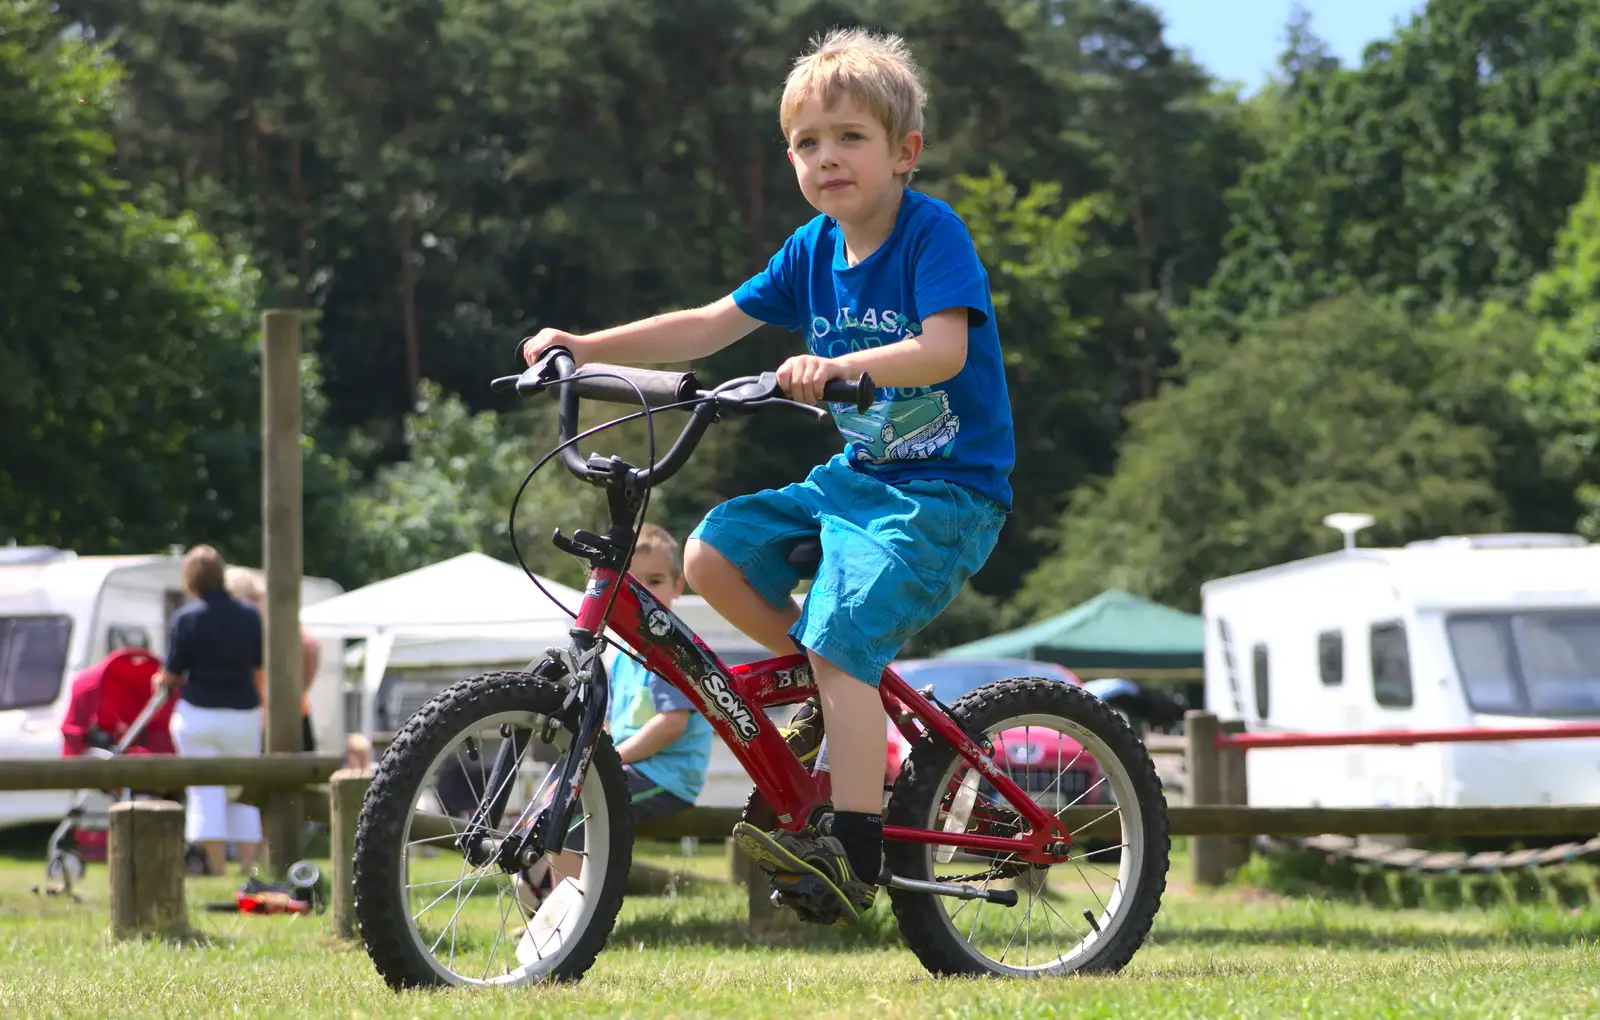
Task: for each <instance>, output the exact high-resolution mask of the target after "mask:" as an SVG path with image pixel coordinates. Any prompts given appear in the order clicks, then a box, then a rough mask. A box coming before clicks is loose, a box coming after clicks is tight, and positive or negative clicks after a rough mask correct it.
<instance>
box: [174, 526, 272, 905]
mask: <svg viewBox="0 0 1600 1020" xmlns="http://www.w3.org/2000/svg"><path fill="white" fill-rule="evenodd" d="M224 569H225V568H224V565H223V562H222V557H221V556H220V555H218V554H217V551H216V550H215V549H213V548H211V547H210V546H209V545H197V546H195V547H194V548H193V549H190V550H189V552H188V553H187V554H185V556H184V557H183V586H184V589H185V590H186V591H188V593H189V594H190V595H193V596H194V597H195V601H193V602H191V603H189V604H188V605H186V606H184V607H183V608H182V609H180V610H178V611H177V612H176V613H175V614H173V617H172V633H171V636H170V637H169V638H168V639H167V661H166V666H165V668H164V669H163V670H162V672H161V677H160V680H159V682H160V683H161V684H162V685H164V686H166V687H169V688H178V689H179V694H178V696H179V702H178V707H177V709H176V710H175V711H174V712H173V713H172V739H173V742H174V743H175V744H176V745H177V747H178V753H179V754H183V755H194V756H204V757H217V756H224V755H226V756H236V755H252V754H260V753H261V693H260V689H259V687H258V684H257V674H258V673H259V671H260V669H261V614H260V613H259V612H257V611H256V609H255V607H254V606H251V605H250V604H248V603H246V602H242V601H240V600H239V599H236V598H234V597H232V596H231V595H229V594H228V592H227V590H226V589H225V588H224V587H223V576H224ZM188 799H189V803H188V810H187V815H186V819H185V825H184V830H185V835H186V837H187V838H188V840H189V842H191V843H193V842H200V843H202V844H203V845H204V846H205V852H206V864H207V866H208V869H209V870H210V872H211V874H214V875H220V874H222V873H223V872H224V871H226V870H227V867H228V859H227V846H228V844H229V843H230V842H231V843H233V844H235V846H236V848H237V849H238V853H239V868H240V870H241V871H242V872H244V873H246V874H248V873H250V872H251V871H252V870H253V869H254V868H255V863H256V858H257V855H258V854H259V852H260V849H261V812H260V811H259V810H258V809H256V808H254V807H251V806H250V805H248V804H232V803H229V802H228V795H227V791H226V790H225V789H224V788H223V787H221V786H191V787H189V797H188Z"/></svg>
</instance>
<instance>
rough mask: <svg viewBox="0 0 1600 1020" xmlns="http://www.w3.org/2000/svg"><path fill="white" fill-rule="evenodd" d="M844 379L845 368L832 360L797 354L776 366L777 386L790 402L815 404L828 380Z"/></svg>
mask: <svg viewBox="0 0 1600 1020" xmlns="http://www.w3.org/2000/svg"><path fill="white" fill-rule="evenodd" d="M844 378H846V370H845V367H844V366H843V365H841V364H839V363H838V362H837V361H834V360H833V359H832V358H819V357H817V356H816V355H814V354H799V355H796V356H795V357H792V358H790V359H789V360H788V361H785V362H784V363H783V364H781V365H779V366H778V385H779V386H780V387H782V389H783V392H784V393H785V394H787V395H788V397H789V399H790V400H798V401H799V402H800V403H802V404H815V403H816V402H817V401H819V400H821V399H822V387H823V385H824V384H826V383H827V381H828V380H829V379H844Z"/></svg>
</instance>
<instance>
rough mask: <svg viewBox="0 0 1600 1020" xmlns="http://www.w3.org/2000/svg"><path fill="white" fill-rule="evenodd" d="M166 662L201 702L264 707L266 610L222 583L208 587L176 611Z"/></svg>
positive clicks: (193, 700) (187, 697)
mask: <svg viewBox="0 0 1600 1020" xmlns="http://www.w3.org/2000/svg"><path fill="white" fill-rule="evenodd" d="M164 666H165V668H166V670H167V672H169V673H175V674H177V675H178V676H181V677H183V691H182V695H181V697H182V699H183V700H184V701H187V702H188V703H189V704H191V705H193V706H195V707H196V708H238V709H250V708H260V707H261V692H260V691H258V690H257V689H256V670H258V669H260V668H261V614H260V613H259V612H257V611H256V608H255V607H254V606H252V605H249V604H247V603H244V602H241V601H239V600H238V599H236V598H234V597H232V596H231V595H229V594H228V593H227V592H225V591H223V590H222V589H220V588H219V589H215V590H213V591H208V592H206V593H205V594H204V595H202V596H201V597H200V598H199V599H197V600H195V601H193V602H190V603H189V604H188V605H186V606H184V607H183V608H182V609H180V610H178V611H177V612H176V613H173V614H172V633H171V635H170V636H169V637H168V638H167V661H166V663H165V664H164Z"/></svg>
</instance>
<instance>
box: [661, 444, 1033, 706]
mask: <svg viewBox="0 0 1600 1020" xmlns="http://www.w3.org/2000/svg"><path fill="white" fill-rule="evenodd" d="M1005 518H1006V511H1005V509H1004V508H1003V507H1002V506H1000V504H998V503H996V502H994V501H993V500H991V499H988V498H987V497H985V496H981V495H979V494H978V493H976V492H974V491H972V490H971V489H968V488H966V487H965V486H962V485H957V484H955V483H953V482H946V481H936V480H918V481H911V482H902V483H900V484H898V485H890V484H889V483H888V482H884V481H881V480H879V479H877V478H873V477H872V476H870V475H868V474H866V473H865V472H862V471H857V470H855V469H854V468H852V467H850V464H849V462H848V461H847V460H846V459H845V457H844V455H843V454H839V455H837V456H835V457H834V458H833V459H831V460H829V461H828V462H827V463H825V464H822V465H820V466H818V467H816V468H815V469H813V470H812V472H811V474H810V475H808V476H807V477H806V480H805V481H803V482H796V483H794V484H792V485H785V486H784V487H783V488H781V489H766V490H764V491H762V492H757V493H752V494H750V495H748V496H738V497H735V498H734V499H730V500H729V501H728V502H726V503H724V504H722V505H721V506H719V507H717V508H716V509H714V510H712V511H711V512H710V513H709V514H707V515H706V519H705V520H703V521H701V522H700V526H699V527H697V528H695V529H694V532H693V533H692V534H691V535H690V536H689V537H690V538H697V539H699V540H701V541H702V542H705V543H706V544H708V545H710V546H711V547H712V548H714V549H716V550H717V552H719V553H721V554H722V555H723V556H726V557H727V558H728V560H729V561H731V562H732V563H733V565H734V566H736V567H738V568H739V569H740V570H741V571H742V572H743V573H744V576H745V579H746V580H748V581H749V582H750V584H751V585H752V586H753V587H754V588H755V590H756V591H758V592H760V593H761V596H762V597H763V598H765V599H766V600H767V601H768V602H770V603H772V605H774V606H777V607H782V606H783V605H784V602H785V600H787V599H788V598H789V594H790V592H792V591H793V590H794V587H795V585H796V584H797V583H798V582H799V575H798V574H796V572H795V569H794V568H793V567H791V566H790V565H789V563H788V556H789V551H790V550H791V549H792V548H793V547H794V545H795V543H796V542H799V541H801V540H802V539H807V538H819V539H820V540H821V542H822V563H821V564H820V565H819V566H818V567H817V575H816V578H815V580H813V581H812V583H811V590H810V591H809V592H808V593H807V595H806V600H805V605H804V606H803V608H802V609H801V613H800V619H799V620H798V621H796V623H795V625H794V626H793V627H792V628H791V629H790V631H789V636H790V637H792V638H794V639H795V641H796V642H798V643H799V644H800V645H801V647H803V648H806V649H809V650H810V651H812V652H815V653H816V654H818V655H820V656H822V657H823V658H824V659H826V660H828V661H829V662H831V663H833V664H834V665H835V666H838V667H839V668H840V669H842V670H844V671H845V672H846V673H848V674H849V675H850V676H852V677H855V678H856V679H858V680H862V681H865V682H866V683H869V684H871V685H872V686H874V687H876V686H878V680H879V678H880V677H881V676H882V674H883V670H884V667H886V666H888V665H889V663H891V662H893V661H894V658H895V656H896V655H898V654H899V653H900V647H901V646H902V645H904V644H905V643H906V641H907V640H908V639H909V638H910V637H912V636H913V635H914V634H916V633H917V632H918V631H920V630H921V629H922V628H923V627H926V626H927V625H928V624H929V623H931V622H932V621H933V619H934V617H936V616H938V615H939V614H940V613H941V612H943V611H944V608H945V607H946V606H948V605H949V604H950V602H951V600H952V599H954V598H955V597H956V595H957V593H959V592H960V591H961V586H962V585H963V584H965V583H966V581H967V578H969V577H971V576H972V575H973V574H974V573H975V572H976V571H977V570H978V568H980V567H982V566H983V564H984V561H986V560H987V559H988V558H989V553H990V552H992V551H993V550H994V545H995V542H996V540H998V539H999V537H1000V528H1001V525H1003V524H1004V523H1005Z"/></svg>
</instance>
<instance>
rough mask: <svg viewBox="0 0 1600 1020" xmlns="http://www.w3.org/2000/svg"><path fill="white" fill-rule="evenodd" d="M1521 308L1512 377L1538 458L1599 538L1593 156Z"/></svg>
mask: <svg viewBox="0 0 1600 1020" xmlns="http://www.w3.org/2000/svg"><path fill="white" fill-rule="evenodd" d="M1527 308H1528V311H1529V312H1531V313H1532V314H1534V315H1536V316H1538V317H1539V318H1540V320H1541V324H1540V328H1539V338H1538V342H1537V343H1536V344H1535V345H1534V349H1533V358H1532V361H1531V363H1530V364H1529V366H1528V367H1527V368H1526V369H1525V370H1520V371H1518V372H1517V374H1516V375H1515V376H1514V377H1513V380H1512V384H1513V386H1514V388H1515V390H1516V392H1517V394H1518V395H1519V396H1520V397H1521V399H1522V400H1523V401H1524V404H1525V406H1526V408H1527V413H1528V415H1529V417H1530V418H1531V419H1532V420H1533V422H1534V423H1535V424H1536V426H1537V427H1538V428H1539V429H1540V431H1541V434H1542V435H1543V437H1544V438H1545V439H1546V445H1545V448H1544V459H1543V463H1544V466H1545V467H1546V468H1547V469H1548V470H1549V471H1550V473H1551V474H1552V475H1554V476H1555V477H1558V478H1563V479H1569V480H1571V481H1573V482H1574V483H1576V485H1577V486H1578V496H1579V500H1580V502H1581V503H1582V506H1583V509H1584V516H1583V518H1582V520H1581V521H1580V523H1579V527H1580V530H1582V531H1583V532H1584V533H1585V534H1587V535H1588V536H1589V537H1590V538H1593V539H1600V468H1597V466H1596V465H1597V463H1600V459H1597V458H1600V163H1597V164H1595V165H1594V166H1591V167H1590V168H1589V183H1588V187H1587V188H1586V189H1585V190H1584V193H1583V198H1582V199H1580V200H1579V201H1578V202H1577V203H1576V204H1575V205H1574V206H1573V207H1572V211H1571V214H1570V215H1569V217H1568V219H1567V224H1566V226H1565V227H1564V228H1563V229H1562V231H1561V235H1560V237H1559V239H1558V241H1557V243H1556V251H1555V256H1554V258H1553V260H1552V264H1551V266H1550V268H1549V269H1548V270H1547V271H1546V272H1544V273H1542V274H1540V275H1539V276H1538V277H1537V278H1535V280H1534V281H1533V284H1532V286H1531V287H1530V288H1529V297H1528V301H1527Z"/></svg>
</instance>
